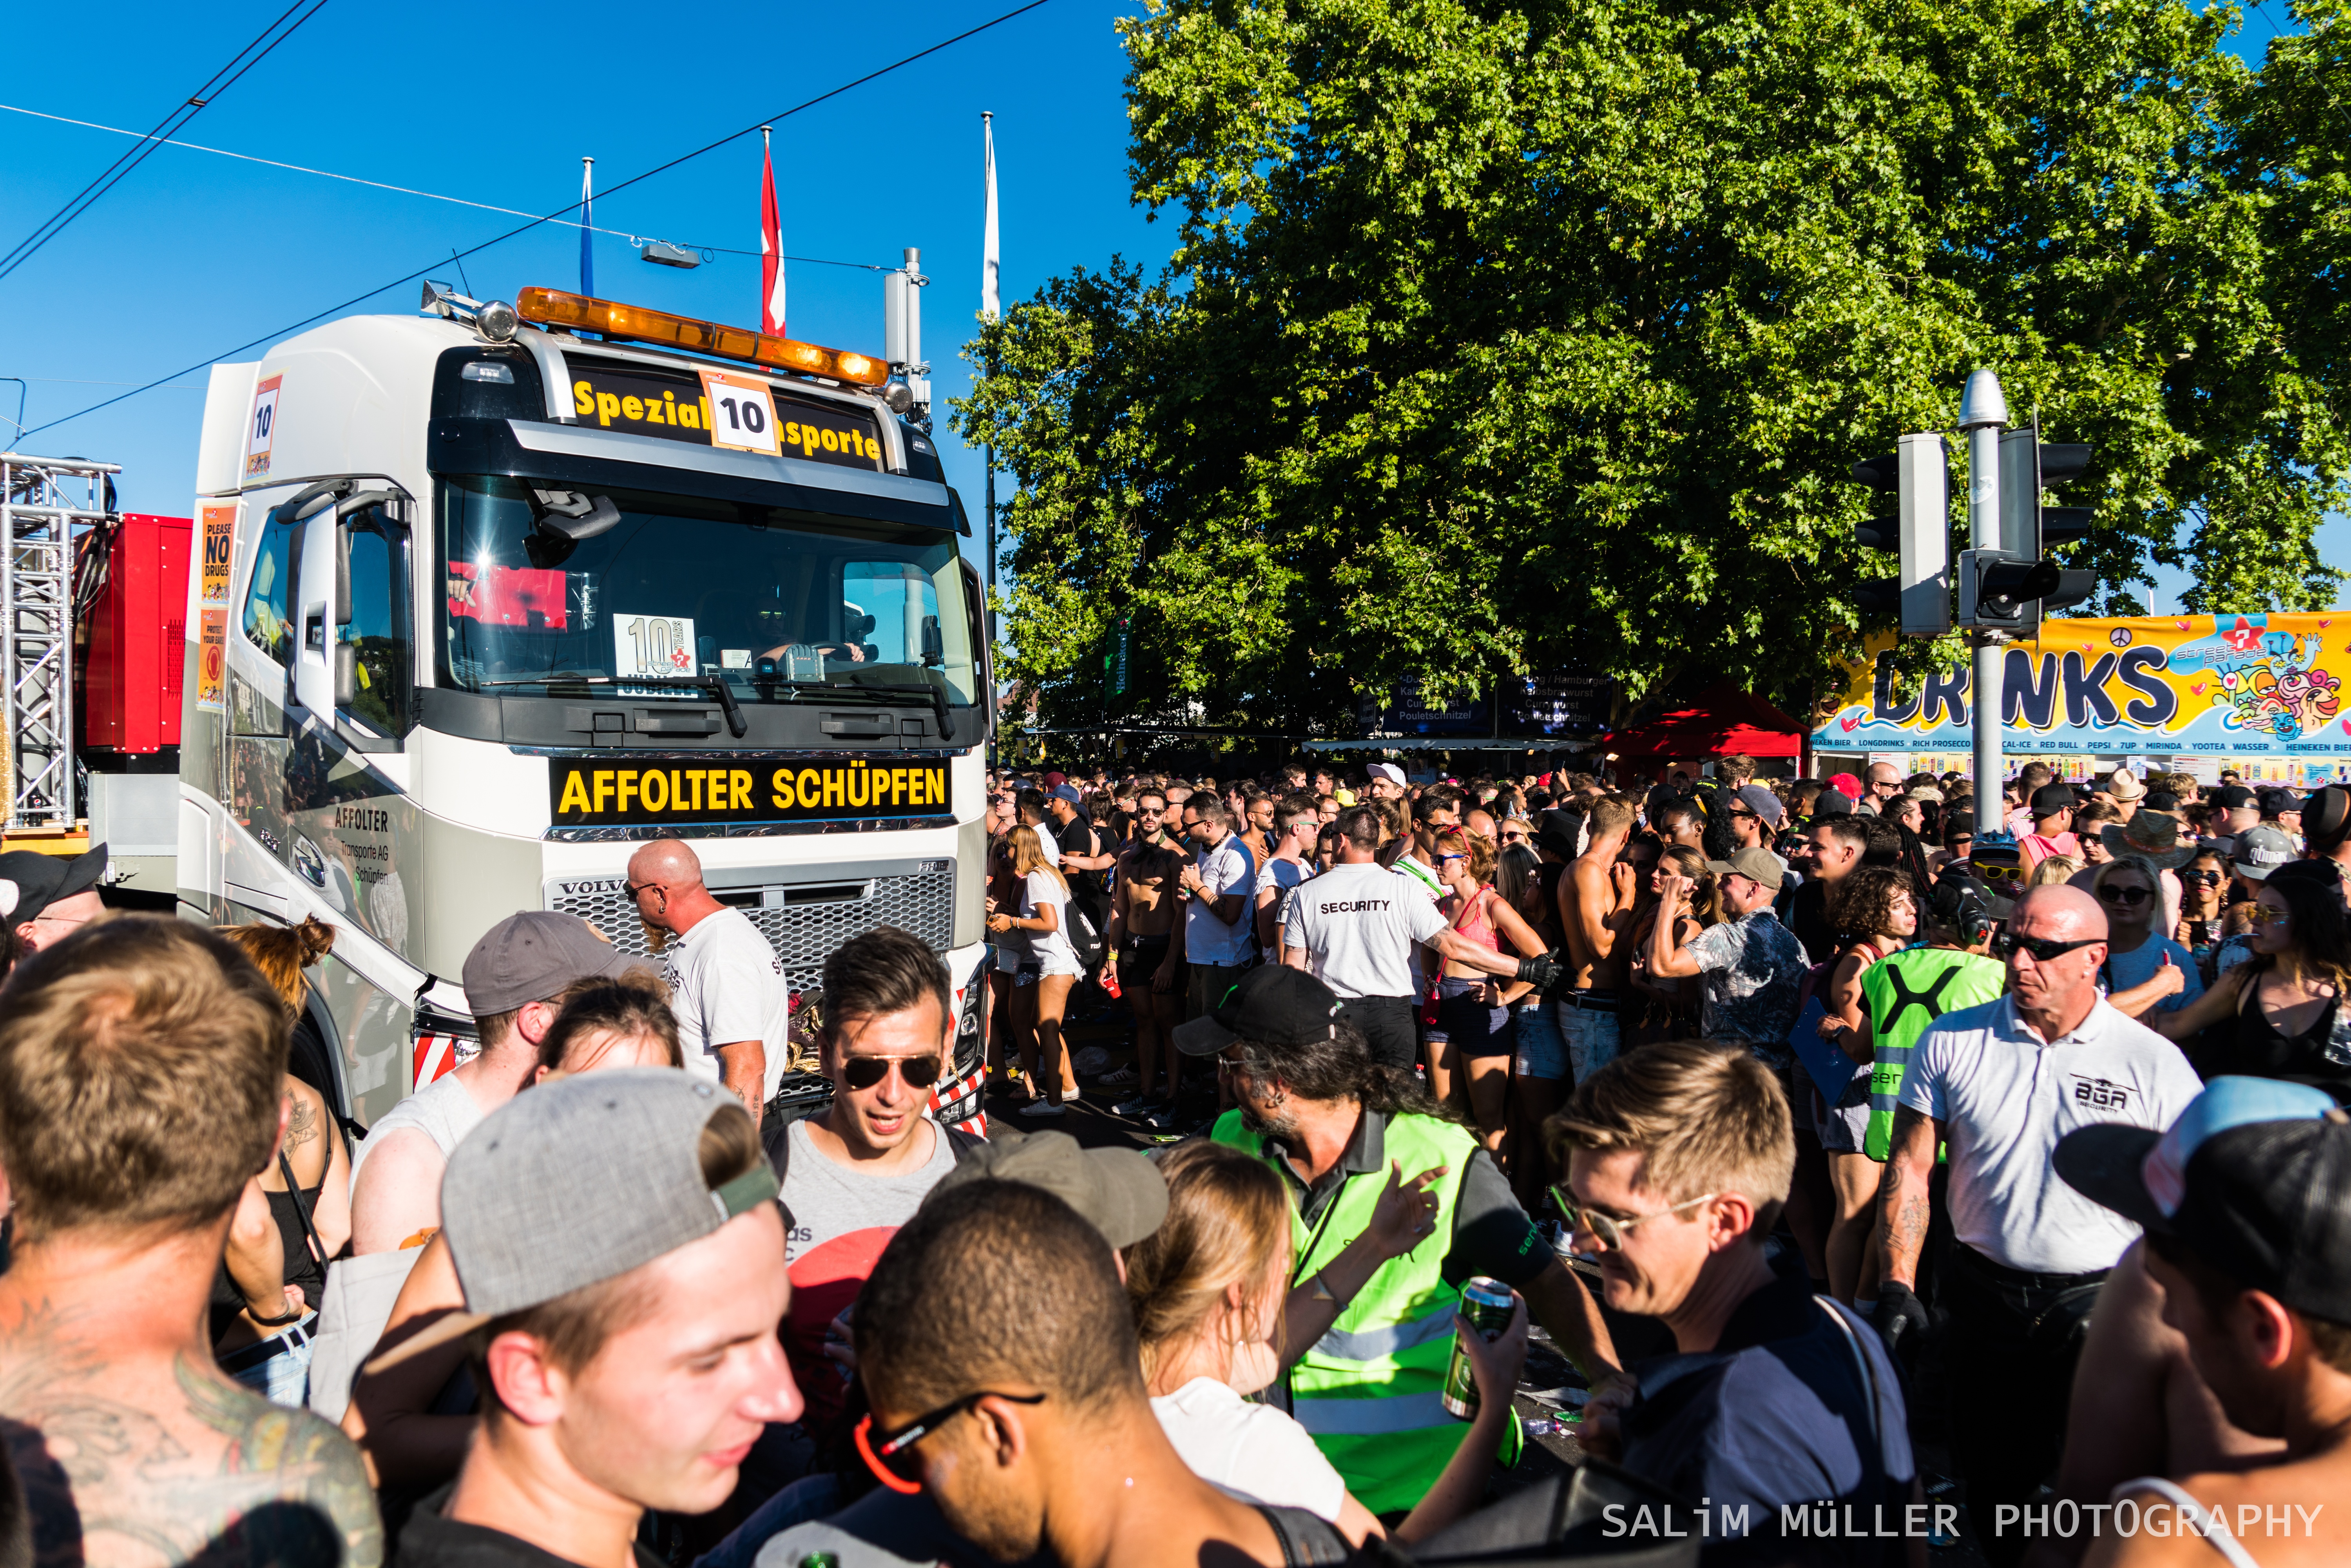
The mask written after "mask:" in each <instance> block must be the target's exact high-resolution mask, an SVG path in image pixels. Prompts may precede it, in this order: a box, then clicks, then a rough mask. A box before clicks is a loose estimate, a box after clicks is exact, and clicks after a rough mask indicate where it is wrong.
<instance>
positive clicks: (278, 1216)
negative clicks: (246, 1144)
mask: <svg viewBox="0 0 2351 1568" xmlns="http://www.w3.org/2000/svg"><path fill="white" fill-rule="evenodd" d="M278 1160H279V1162H280V1169H281V1171H282V1173H283V1174H284V1175H285V1176H287V1177H288V1179H289V1182H290V1178H291V1177H292V1175H293V1168H292V1166H290V1165H288V1164H287V1163H286V1157H285V1155H282V1154H281V1155H278ZM324 1189H325V1183H324V1182H323V1181H321V1182H320V1184H319V1186H310V1187H304V1188H303V1189H302V1192H301V1207H295V1194H293V1193H292V1192H290V1191H289V1192H270V1191H268V1190H267V1189H266V1188H265V1189H263V1192H262V1196H263V1197H266V1198H267V1199H269V1217H270V1218H272V1219H275V1220H276V1221H277V1244H278V1246H279V1248H281V1249H283V1250H284V1252H285V1255H286V1282H287V1284H289V1285H299V1286H301V1287H302V1300H303V1301H306V1302H308V1307H309V1310H310V1311H311V1312H317V1311H318V1310H319V1302H320V1301H323V1300H324V1299H325V1298H326V1293H327V1266H326V1265H325V1264H324V1263H321V1262H320V1261H319V1255H318V1253H317V1252H316V1251H315V1250H313V1249H312V1248H311V1246H310V1226H308V1224H306V1223H305V1222H304V1217H305V1216H307V1215H315V1214H317V1213H318V1212H319V1193H320V1192H321V1191H323V1190H324ZM244 1305H245V1293H244V1292H243V1291H239V1290H238V1289H237V1288H236V1281H235V1280H232V1279H231V1278H229V1272H228V1260H226V1259H225V1258H224V1259H223V1260H221V1263H220V1266H219V1268H218V1269H217V1270H214V1274H213V1293H212V1312H211V1318H212V1335H213V1338H214V1339H215V1340H217V1339H219V1338H220V1336H221V1335H222V1334H224V1333H227V1332H228V1325H229V1324H230V1323H231V1322H234V1321H235V1318H236V1314H237V1312H239V1311H240V1310H241V1309H242V1308H243V1307H244ZM273 1315H275V1314H273Z"/></svg>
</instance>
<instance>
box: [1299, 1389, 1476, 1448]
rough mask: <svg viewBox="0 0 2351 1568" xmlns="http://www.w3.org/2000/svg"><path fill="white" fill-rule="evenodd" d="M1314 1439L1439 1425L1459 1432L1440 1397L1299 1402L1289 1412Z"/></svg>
mask: <svg viewBox="0 0 2351 1568" xmlns="http://www.w3.org/2000/svg"><path fill="white" fill-rule="evenodd" d="M1290 1414H1291V1415H1293V1416H1297V1417H1298V1424H1299V1425H1300V1426H1301V1427H1305V1428H1306V1429H1307V1430H1308V1431H1309V1432H1311V1433H1312V1434H1313V1435H1314V1436H1316V1437H1378V1436H1380V1435H1382V1434H1384V1433H1389V1432H1410V1431H1413V1430H1416V1429H1417V1428H1419V1427H1435V1426H1438V1425H1440V1424H1442V1425H1444V1426H1447V1427H1452V1428H1453V1430H1454V1432H1455V1434H1456V1436H1457V1437H1458V1434H1459V1433H1460V1431H1461V1430H1462V1427H1461V1423H1460V1422H1458V1421H1457V1420H1455V1419H1454V1418H1453V1416H1452V1414H1451V1412H1449V1411H1447V1409H1446V1408H1445V1396H1443V1395H1441V1394H1398V1395H1389V1396H1382V1397H1376V1398H1371V1399H1301V1400H1299V1401H1297V1402H1296V1406H1295V1408H1294V1409H1292V1410H1291V1412H1290Z"/></svg>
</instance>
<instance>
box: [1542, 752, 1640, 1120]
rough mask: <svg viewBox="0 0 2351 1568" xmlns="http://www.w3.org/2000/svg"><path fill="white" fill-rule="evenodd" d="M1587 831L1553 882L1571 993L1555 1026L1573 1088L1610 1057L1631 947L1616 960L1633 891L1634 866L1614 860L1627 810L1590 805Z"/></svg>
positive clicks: (1627, 826)
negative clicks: (1578, 853)
mask: <svg viewBox="0 0 2351 1568" xmlns="http://www.w3.org/2000/svg"><path fill="white" fill-rule="evenodd" d="M1586 825H1587V826H1588V827H1589V829H1590V830H1591V835H1592V836H1591V838H1590V840H1589V841H1587V844H1586V847H1585V849H1584V852H1583V855H1582V856H1581V857H1580V858H1579V859H1578V860H1577V861H1576V862H1575V863H1574V864H1573V865H1572V866H1570V867H1569V868H1568V873H1567V874H1566V875H1565V876H1563V877H1562V878H1560V879H1559V924H1560V929H1561V930H1562V932H1564V933H1565V934H1566V936H1567V954H1568V977H1569V980H1570V983H1571V984H1572V985H1573V987H1574V989H1573V992H1572V993H1571V994H1569V995H1567V996H1564V997H1562V998H1560V999H1559V1027H1560V1033H1561V1034H1562V1035H1564V1036H1565V1037H1566V1039H1567V1059H1568V1063H1569V1065H1570V1066H1571V1067H1573V1070H1574V1072H1575V1081H1576V1082H1578V1083H1581V1082H1584V1081H1585V1080H1586V1079H1588V1078H1589V1077H1591V1076H1592V1074H1593V1073H1594V1072H1597V1071H1600V1069H1602V1068H1603V1067H1605V1066H1607V1065H1608V1063H1610V1062H1611V1061H1614V1060H1615V1059H1616V1051H1617V1045H1618V1041H1619V1040H1620V1033H1619V1030H1618V1027H1617V1021H1616V997H1617V992H1618V991H1619V990H1620V989H1621V988H1623V986H1624V984H1625V967H1626V963H1627V958H1628V955H1629V947H1630V944H1629V943H1627V945H1626V946H1627V949H1628V953H1625V954H1620V953H1619V952H1618V951H1617V946H1616V944H1617V938H1618V937H1619V936H1624V935H1625V932H1626V931H1627V930H1629V929H1630V927H1631V925H1632V921H1633V905H1634V904H1635V899H1636V896H1637V889H1638V878H1637V877H1636V875H1635V871H1634V868H1633V866H1632V865H1631V864H1630V863H1629V862H1624V861H1622V860H1620V859H1619V857H1620V856H1622V855H1623V853H1624V852H1625V844H1626V843H1627V842H1628V841H1630V840H1631V838H1632V836H1633V808H1632V806H1631V805H1630V804H1628V803H1627V802H1625V801H1623V800H1616V799H1614V798H1613V797H1611V798H1608V799H1604V800H1598V801H1595V802H1593V807H1592V814H1591V816H1590V818H1589V819H1588V821H1587V824H1586Z"/></svg>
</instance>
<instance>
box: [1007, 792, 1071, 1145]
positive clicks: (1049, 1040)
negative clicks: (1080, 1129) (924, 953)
mask: <svg viewBox="0 0 2351 1568" xmlns="http://www.w3.org/2000/svg"><path fill="white" fill-rule="evenodd" d="M1009 841H1010V843H1011V845H1012V874H1013V876H1014V877H1015V878H1016V879H1018V881H1019V883H1020V913H1019V914H1018V915H1011V914H1008V913H1006V912H1005V911H1003V910H1001V909H997V910H992V911H991V912H990V913H989V915H988V916H987V928H988V929H989V930H990V931H993V932H997V933H998V934H1001V933H1004V932H1008V931H1018V932H1020V933H1022V934H1024V935H1025V936H1027V937H1028V939H1029V956H1028V957H1027V958H1026V959H1025V960H1023V961H1022V963H1021V965H1020V967H1019V970H1018V971H1016V972H1015V973H1014V975H1013V977H1012V1038H1013V1039H1014V1040H1016V1041H1018V1042H1019V1047H1020V1068H1021V1071H1022V1073H1023V1074H1024V1075H1025V1076H1026V1077H1027V1078H1028V1080H1029V1089H1030V1091H1031V1092H1032V1094H1033V1095H1034V1096H1035V1097H1034V1098H1032V1099H1030V1101H1029V1103H1027V1104H1026V1105H1023V1106H1022V1107H1020V1114H1022V1115H1023V1116H1059V1115H1061V1114H1062V1107H1063V1106H1064V1105H1066V1104H1067V1103H1069V1102H1070V1101H1072V1100H1075V1099H1076V1098H1077V1097H1078V1080H1077V1075H1076V1074H1075V1073H1074V1072H1072V1071H1071V1069H1070V1062H1069V1058H1068V1054H1067V1053H1066V1052H1065V1051H1062V1050H1061V1015H1062V1012H1063V1011H1064V1010H1065V1009H1067V1008H1068V1006H1069V1001H1070V988H1071V986H1074V985H1075V984H1077V982H1078V977H1079V976H1080V975H1081V974H1082V973H1083V972H1084V971H1083V969H1082V968H1081V966H1080V965H1079V963H1078V951H1077V949H1076V948H1074V947H1072V946H1070V936H1069V905H1070V884H1069V883H1066V882H1064V881H1063V880H1062V879H1061V870H1060V868H1059V867H1057V866H1055V865H1053V864H1052V862H1050V861H1048V860H1046V858H1045V851H1044V846H1043V845H1042V844H1041V843H1040V842H1039V841H1038V838H1037V830H1036V829H1035V828H1033V827H1029V826H1027V825H1026V824H1023V825H1022V826H1020V827H1018V828H1015V829H1013V830H1012V833H1011V836H1010V840H1009ZM1040 1084H1042V1085H1044V1089H1043V1092H1041V1093H1037V1092H1036V1091H1037V1088H1038V1086H1039V1085H1040Z"/></svg>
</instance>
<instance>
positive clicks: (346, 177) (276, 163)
mask: <svg viewBox="0 0 2351 1568" xmlns="http://www.w3.org/2000/svg"><path fill="white" fill-rule="evenodd" d="M0 112H5V113H8V114H25V115H30V116H31V117H32V118H34V119H35V120H55V121H56V122H57V124H59V125H76V126H79V127H80V128H81V129H82V130H84V131H105V132H107V133H108V134H109V135H112V136H137V135H139V134H140V133H139V132H138V131H125V130H123V129H122V128H121V127H120V126H119V125H100V124H99V122H98V121H96V120H76V119H74V118H73V117H72V116H71V115H66V114H51V113H49V112H48V111H47V110H39V109H26V108H25V107H24V106H23V105H21V104H14V103H0ZM164 145H166V146H170V147H177V148H180V149H182V150H183V151H185V152H211V153H214V154H216V155H218V156H220V157H223V158H234V159H236V160H237V161H238V162H243V163H259V164H261V165H262V166H263V167H265V168H269V169H284V170H287V172H291V173H296V174H315V175H317V176H318V177H319V179H321V180H340V181H342V182H343V183H345V184H348V185H365V186H366V187H368V188H369V189H370V190H372V191H390V192H391V193H392V194H394V195H397V196H419V197H422V198H423V200H425V201H428V202H446V203H448V204H450V205H452V206H458V207H471V208H473V209H474V210H475V211H476V212H483V213H498V214H503V215H505V216H507V217H510V218H529V219H530V220H531V221H532V222H533V223H538V222H540V221H541V220H540V219H539V218H538V215H537V214H533V213H529V212H526V211H524V210H523V209H522V208H520V207H501V206H499V205H497V204H495V203H492V202H476V201H474V200H471V199H470V198H468V197H465V196H445V195H443V194H442V193H440V192H438V191H420V190H418V189H417V188H416V187H415V186H413V185H394V184H392V183H389V182H387V181H383V180H363V179H361V178H360V176H358V175H357V174H338V173H336V172H334V171H333V170H332V169H313V168H310V167H309V166H308V165H307V164H302V163H288V162H284V161H283V160H281V159H277V158H263V157H260V156H258V155H257V154H256V153H252V152H232V151H230V150H229V149H228V148H225V147H207V146H205V145H204V143H202V142H200V141H179V140H178V139H176V138H166V139H165V141H164ZM588 232H589V233H590V234H600V235H611V236H612V237H613V238H614V239H624V240H627V241H628V242H629V243H630V244H631V245H643V243H644V242H645V241H646V240H648V239H656V238H659V237H661V236H659V235H638V234H631V233H630V232H629V231H628V230H626V229H609V228H605V227H603V226H601V225H597V224H590V225H588ZM678 243H679V244H680V245H682V246H684V247H685V248H686V249H688V250H698V251H710V252H713V253H715V254H716V255H719V256H758V254H759V253H758V251H756V250H744V249H742V248H740V247H739V246H726V245H697V244H695V243H694V242H693V241H690V240H681V241H679V242H678ZM784 259H785V260H786V261H795V262H799V263H802V264H804V265H808V266H812V267H855V268H857V269H858V270H859V271H862V272H888V271H890V270H891V268H889V267H884V266H883V265H882V264H881V263H879V262H872V261H836V260H834V259H832V258H831V257H830V256H786V257H784ZM466 292H467V293H469V294H470V293H471V292H473V291H472V290H471V289H470V288H469V289H467V290H466ZM122 384H124V385H126V386H128V385H130V384H131V383H130V382H124V383H122Z"/></svg>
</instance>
